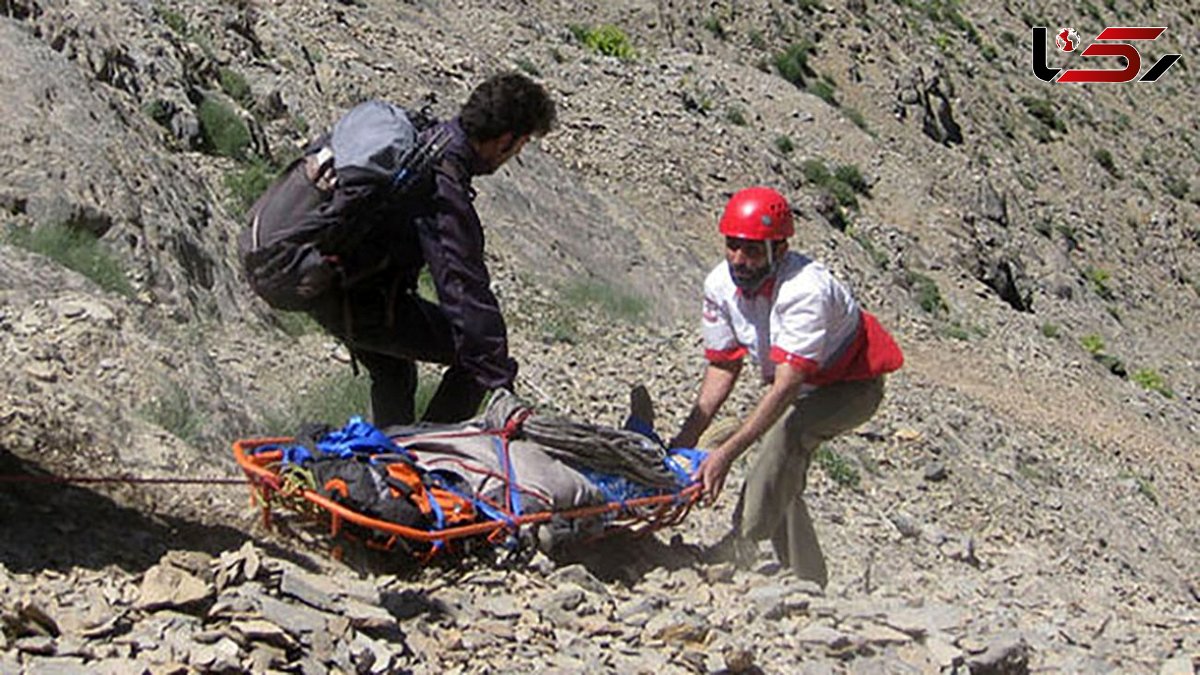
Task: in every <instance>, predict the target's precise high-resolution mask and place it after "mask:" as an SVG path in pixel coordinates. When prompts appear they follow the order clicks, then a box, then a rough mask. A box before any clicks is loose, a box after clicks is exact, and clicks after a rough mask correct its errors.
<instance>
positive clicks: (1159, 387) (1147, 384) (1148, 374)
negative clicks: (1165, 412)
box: [1129, 368, 1175, 398]
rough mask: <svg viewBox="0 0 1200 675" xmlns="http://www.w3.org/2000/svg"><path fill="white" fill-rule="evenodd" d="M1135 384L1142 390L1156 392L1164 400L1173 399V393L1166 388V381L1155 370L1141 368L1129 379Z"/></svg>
mask: <svg viewBox="0 0 1200 675" xmlns="http://www.w3.org/2000/svg"><path fill="white" fill-rule="evenodd" d="M1129 379H1130V380H1133V382H1134V383H1135V384H1137V385H1138V386H1140V387H1141V388H1142V389H1146V390H1148V391H1153V392H1157V393H1158V394H1160V395H1162V396H1164V397H1166V398H1175V392H1174V391H1172V390H1171V388H1170V387H1169V386H1167V381H1166V380H1165V379H1163V376H1162V375H1161V374H1159V372H1158V371H1157V370H1154V369H1152V368H1141V369H1139V370H1137V371H1135V372H1134V373H1133V375H1131V376H1130V377H1129Z"/></svg>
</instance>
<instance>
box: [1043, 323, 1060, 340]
mask: <svg viewBox="0 0 1200 675" xmlns="http://www.w3.org/2000/svg"><path fill="white" fill-rule="evenodd" d="M1061 334H1062V331H1060V330H1059V328H1058V326H1057V325H1056V324H1053V323H1050V322H1049V321H1047V322H1046V323H1043V324H1042V337H1048V338H1050V339H1051V340H1057V339H1058V336H1059V335H1061Z"/></svg>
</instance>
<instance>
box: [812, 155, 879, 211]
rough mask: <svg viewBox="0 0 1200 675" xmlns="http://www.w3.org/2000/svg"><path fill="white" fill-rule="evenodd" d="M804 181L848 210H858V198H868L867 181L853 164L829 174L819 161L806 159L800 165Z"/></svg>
mask: <svg viewBox="0 0 1200 675" xmlns="http://www.w3.org/2000/svg"><path fill="white" fill-rule="evenodd" d="M800 170H801V172H802V173H803V174H804V180H805V181H806V182H808V183H809V184H811V185H814V186H816V187H818V188H820V189H821V190H822V191H823V192H826V193H828V194H830V195H832V196H833V198H834V199H835V200H836V201H837V203H838V204H840V205H841V206H844V207H846V208H849V209H857V208H858V197H857V196H856V195H860V194H861V195H864V196H867V197H869V196H870V194H869V192H868V186H867V181H866V179H865V178H863V175H862V172H861V171H859V170H858V167H857V166H854V165H853V164H842V165H840V166H838V167H836V168H835V169H834V170H833V171H832V172H830V170H829V167H827V166H826V165H825V162H824V161H823V160H821V159H807V160H804V162H802V163H801V164H800Z"/></svg>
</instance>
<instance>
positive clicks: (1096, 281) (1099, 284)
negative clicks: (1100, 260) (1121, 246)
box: [1083, 267, 1116, 301]
mask: <svg viewBox="0 0 1200 675" xmlns="http://www.w3.org/2000/svg"><path fill="white" fill-rule="evenodd" d="M1083 276H1084V278H1086V279H1087V280H1088V283H1089V284H1090V285H1091V287H1092V290H1093V291H1094V292H1095V293H1096V295H1098V296H1100V297H1101V298H1103V299H1104V300H1109V301H1111V300H1113V299H1114V298H1115V297H1116V296H1115V295H1114V294H1113V290H1112V287H1111V286H1109V285H1108V282H1109V281H1111V280H1112V275H1111V274H1109V273H1108V272H1107V271H1106V270H1102V269H1100V268H1098V267H1088V268H1087V269H1086V270H1084V272H1083Z"/></svg>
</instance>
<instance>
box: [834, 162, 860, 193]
mask: <svg viewBox="0 0 1200 675" xmlns="http://www.w3.org/2000/svg"><path fill="white" fill-rule="evenodd" d="M833 177H834V178H836V179H837V180H838V181H840V182H842V183H845V184H846V185H849V186H850V188H851V189H853V190H854V191H855V192H857V193H859V194H863V195H865V194H867V180H866V179H865V178H863V175H862V172H861V171H859V170H858V167H857V166H854V165H853V164H842V165H840V166H838V167H837V168H836V169H834V170H833Z"/></svg>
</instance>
